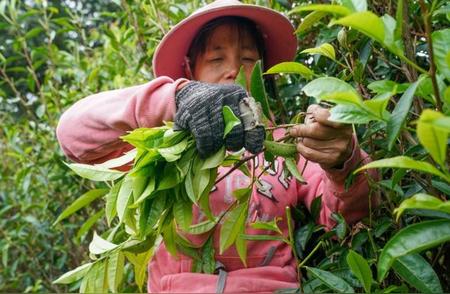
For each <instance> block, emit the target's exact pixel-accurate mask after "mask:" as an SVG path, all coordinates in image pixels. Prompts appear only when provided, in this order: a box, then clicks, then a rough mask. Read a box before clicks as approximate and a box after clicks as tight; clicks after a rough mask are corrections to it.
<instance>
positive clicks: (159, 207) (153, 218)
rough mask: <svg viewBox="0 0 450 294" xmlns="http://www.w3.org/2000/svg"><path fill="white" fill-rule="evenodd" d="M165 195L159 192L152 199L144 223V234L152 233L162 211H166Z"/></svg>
mask: <svg viewBox="0 0 450 294" xmlns="http://www.w3.org/2000/svg"><path fill="white" fill-rule="evenodd" d="M166 196H167V195H166V193H164V192H162V193H161V192H160V194H158V195H157V196H156V197H155V198H154V199H152V200H153V201H152V205H151V207H150V211H149V213H148V215H147V221H146V228H147V229H146V233H147V232H152V229H153V226H154V225H155V224H156V223H157V222H158V220H159V219H160V218H161V215H162V213H163V211H164V210H165V209H166V198H167V197H166Z"/></svg>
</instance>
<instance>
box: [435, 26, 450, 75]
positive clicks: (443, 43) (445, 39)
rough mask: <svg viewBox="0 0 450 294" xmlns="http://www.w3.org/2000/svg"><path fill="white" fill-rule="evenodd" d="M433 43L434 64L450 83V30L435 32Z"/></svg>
mask: <svg viewBox="0 0 450 294" xmlns="http://www.w3.org/2000/svg"><path fill="white" fill-rule="evenodd" d="M431 39H432V42H433V53H434V63H435V64H436V67H437V69H438V71H439V72H440V73H442V74H443V75H444V76H445V78H446V79H447V80H448V81H450V65H449V64H448V60H449V56H450V29H449V28H447V29H444V30H439V31H435V32H433V33H432V34H431Z"/></svg>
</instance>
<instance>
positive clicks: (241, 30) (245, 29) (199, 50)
mask: <svg viewBox="0 0 450 294" xmlns="http://www.w3.org/2000/svg"><path fill="white" fill-rule="evenodd" d="M224 24H227V25H232V26H235V27H236V28H237V30H238V34H239V38H241V36H243V35H244V34H247V35H248V36H249V37H251V38H252V39H253V41H254V43H255V45H256V48H257V50H258V53H259V56H260V57H261V58H262V59H263V60H264V57H265V55H264V54H265V46H264V39H263V37H262V34H261V32H260V31H259V29H258V27H257V25H256V24H255V23H254V22H253V21H251V20H250V19H248V18H245V17H240V16H223V17H219V18H216V19H213V20H211V21H210V22H208V23H207V24H205V25H204V26H203V27H202V28H201V29H200V30H199V32H198V33H197V35H196V36H195V38H194V39H193V40H192V43H191V46H190V47H189V50H188V54H187V56H188V57H189V63H190V66H191V68H194V66H195V61H196V60H197V57H198V56H199V55H201V54H203V53H205V51H206V46H207V44H208V41H209V39H210V38H211V35H212V33H213V32H214V30H215V29H216V28H217V27H219V26H221V25H224Z"/></svg>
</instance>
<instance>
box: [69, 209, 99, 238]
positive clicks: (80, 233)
mask: <svg viewBox="0 0 450 294" xmlns="http://www.w3.org/2000/svg"><path fill="white" fill-rule="evenodd" d="M104 214H105V210H104V209H101V210H99V211H98V212H97V213H95V214H94V215H92V216H91V217H89V218H88V219H87V220H86V221H85V222H84V223H83V225H82V226H81V228H80V229H79V230H78V232H77V236H76V237H77V238H78V239H81V237H82V236H84V234H86V232H87V231H89V229H90V228H92V226H93V225H94V224H95V223H96V222H97V221H98V220H99V219H100V218H101V217H102V216H103V215H104Z"/></svg>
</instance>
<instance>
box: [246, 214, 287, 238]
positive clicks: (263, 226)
mask: <svg viewBox="0 0 450 294" xmlns="http://www.w3.org/2000/svg"><path fill="white" fill-rule="evenodd" d="M280 220H281V218H280V217H276V218H274V219H273V220H271V221H270V222H261V221H257V222H254V223H251V224H250V226H251V227H252V228H254V229H257V230H269V231H273V232H277V233H279V234H280V235H282V234H283V232H282V231H281V230H280V228H279V227H278V222H279V221H280Z"/></svg>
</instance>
